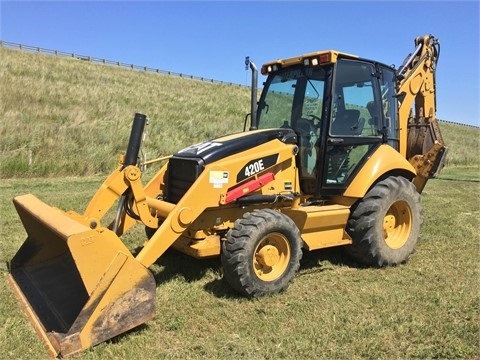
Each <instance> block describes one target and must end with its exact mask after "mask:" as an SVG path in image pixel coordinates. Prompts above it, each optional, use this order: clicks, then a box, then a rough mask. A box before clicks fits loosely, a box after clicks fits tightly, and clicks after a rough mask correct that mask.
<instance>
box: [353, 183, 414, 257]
mask: <svg viewBox="0 0 480 360" xmlns="http://www.w3.org/2000/svg"><path fill="white" fill-rule="evenodd" d="M421 216H422V207H421V204H420V194H419V193H418V192H417V191H416V189H415V186H414V185H413V184H412V183H411V182H410V181H408V180H407V179H405V178H403V177H400V176H399V177H394V176H391V177H388V178H386V179H385V180H383V181H380V182H379V183H377V184H376V185H375V186H374V187H373V188H372V189H371V190H370V191H369V192H368V193H367V194H366V195H365V197H364V198H363V199H362V200H360V201H359V203H358V204H357V205H356V206H355V207H354V208H353V211H352V214H351V215H350V219H349V220H348V223H347V232H348V233H349V235H350V236H351V237H352V240H353V244H352V245H349V246H347V247H345V249H346V251H347V252H348V253H349V254H350V255H351V256H352V257H353V258H355V259H356V260H358V261H360V262H362V263H364V264H366V265H373V266H386V265H397V264H400V263H404V262H406V261H407V260H408V257H409V256H410V254H411V253H412V252H413V250H414V248H415V245H416V243H417V240H418V235H419V232H420V225H421V223H422V217H421Z"/></svg>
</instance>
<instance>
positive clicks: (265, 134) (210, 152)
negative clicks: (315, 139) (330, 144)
mask: <svg viewBox="0 0 480 360" xmlns="http://www.w3.org/2000/svg"><path fill="white" fill-rule="evenodd" d="M275 139H278V140H280V141H282V142H284V143H286V144H296V143H297V135H296V133H295V132H294V131H293V130H292V129H268V130H254V131H249V132H244V133H238V134H234V135H229V136H223V137H219V138H216V139H212V140H209V141H205V142H202V143H199V144H195V145H192V146H189V147H187V148H185V149H182V150H180V151H178V152H177V153H175V154H174V157H182V158H197V159H198V158H201V159H202V160H203V162H204V163H205V164H209V163H211V162H214V161H216V160H219V159H222V158H225V157H227V156H231V155H234V154H238V153H240V152H242V151H245V150H248V149H251V148H254V147H255V146H257V145H260V144H264V143H266V142H268V141H272V140H275Z"/></svg>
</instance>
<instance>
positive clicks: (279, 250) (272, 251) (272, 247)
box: [253, 233, 291, 281]
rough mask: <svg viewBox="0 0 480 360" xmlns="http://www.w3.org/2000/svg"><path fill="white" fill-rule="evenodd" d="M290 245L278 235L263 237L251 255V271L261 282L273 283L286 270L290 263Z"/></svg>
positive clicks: (282, 236) (283, 237) (272, 234)
mask: <svg viewBox="0 0 480 360" xmlns="http://www.w3.org/2000/svg"><path fill="white" fill-rule="evenodd" d="M290 256H291V255H290V245H289V243H288V240H287V238H286V237H285V236H284V235H282V234H280V233H270V234H268V235H267V236H265V237H264V238H263V239H262V240H261V241H260V242H259V243H258V245H257V247H256V248H255V251H254V253H253V269H254V271H255V274H256V275H257V276H258V278H259V279H260V280H262V281H274V280H276V279H278V278H279V277H280V276H282V275H283V273H284V272H285V271H286V270H287V268H288V264H289V262H290Z"/></svg>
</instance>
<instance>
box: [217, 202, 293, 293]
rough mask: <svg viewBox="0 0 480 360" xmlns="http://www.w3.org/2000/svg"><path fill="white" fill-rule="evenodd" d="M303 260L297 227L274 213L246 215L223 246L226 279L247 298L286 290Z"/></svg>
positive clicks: (265, 210)
mask: <svg viewBox="0 0 480 360" xmlns="http://www.w3.org/2000/svg"><path fill="white" fill-rule="evenodd" d="M301 257H302V239H301V236H300V231H299V230H298V228H297V226H296V225H295V223H294V222H293V221H292V220H291V219H290V218H289V217H287V216H286V215H284V214H282V213H280V212H278V211H274V210H271V209H263V210H254V211H253V212H250V213H246V214H244V216H243V218H241V219H238V220H237V221H235V225H234V227H233V229H231V230H230V231H229V232H228V233H227V239H226V241H224V242H223V243H222V253H221V262H222V267H223V275H224V278H225V279H226V280H227V282H228V283H229V284H230V285H231V286H232V288H233V289H235V290H236V291H237V292H239V293H241V294H243V295H246V296H248V297H258V296H263V295H272V294H275V293H278V292H280V291H283V290H285V289H286V288H287V287H288V285H289V283H290V282H291V281H292V280H293V278H294V276H295V273H296V272H297V270H298V268H299V267H300V259H301Z"/></svg>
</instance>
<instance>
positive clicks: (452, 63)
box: [0, 0, 480, 126]
mask: <svg viewBox="0 0 480 360" xmlns="http://www.w3.org/2000/svg"><path fill="white" fill-rule="evenodd" d="M479 4H480V2H479V1H478V0H472V1H359V0H357V1H293V0H291V1H49V2H42V1H4V0H1V2H0V24H1V25H0V39H1V40H3V41H8V42H14V43H20V44H24V45H30V46H35V47H41V48H45V49H51V50H59V51H63V52H68V53H76V54H81V55H85V56H92V57H95V58H100V59H107V60H112V61H120V62H122V63H128V64H134V65H139V66H147V67H150V68H154V69H160V70H165V71H172V72H176V73H182V74H186V75H193V76H197V77H204V78H208V79H214V80H219V81H225V82H233V83H238V84H242V85H247V84H248V85H249V84H250V73H249V72H247V71H245V57H246V56H249V57H250V59H251V60H252V61H253V62H254V63H255V64H256V65H257V67H258V68H259V69H260V66H261V65H262V64H263V63H265V62H267V61H271V60H275V59H279V58H286V57H292V56H296V55H300V54H303V53H308V52H312V51H319V50H328V49H335V50H339V51H344V52H348V53H351V54H355V55H358V56H360V57H363V58H368V59H373V60H377V61H380V62H382V63H385V64H388V65H396V67H397V68H398V67H399V66H400V65H401V64H402V62H403V60H404V59H405V57H406V56H407V55H408V54H409V53H410V52H412V51H413V49H414V39H415V37H417V36H420V35H427V34H432V35H434V36H435V37H437V38H438V39H439V40H440V44H441V53H440V59H439V63H438V69H437V76H436V81H437V117H438V118H440V119H444V120H448V121H453V122H458V123H464V124H470V125H476V126H479V125H480V114H479V103H480V98H479V68H480V65H479V42H480V41H479V33H480V26H479V15H480V6H479ZM259 80H260V84H261V82H262V81H263V80H264V78H263V76H261V75H259Z"/></svg>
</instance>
